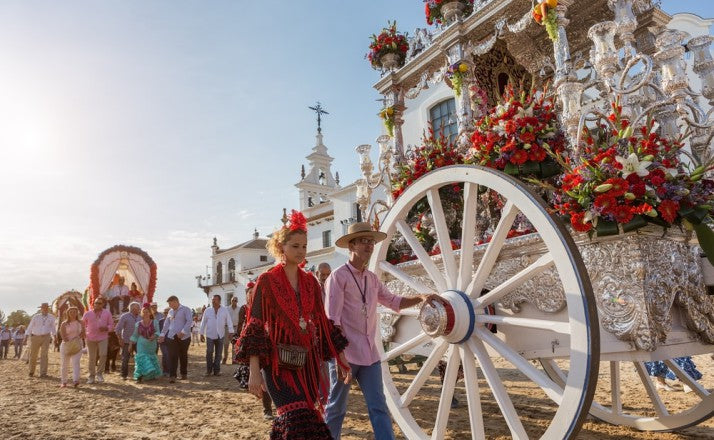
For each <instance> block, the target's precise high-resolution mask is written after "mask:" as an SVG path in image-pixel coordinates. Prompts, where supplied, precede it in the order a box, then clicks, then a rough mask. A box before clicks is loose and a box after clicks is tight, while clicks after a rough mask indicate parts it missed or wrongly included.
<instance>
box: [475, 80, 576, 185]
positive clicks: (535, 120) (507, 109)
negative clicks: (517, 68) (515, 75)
mask: <svg viewBox="0 0 714 440" xmlns="http://www.w3.org/2000/svg"><path fill="white" fill-rule="evenodd" d="M554 107H555V105H554V102H553V98H552V97H548V98H547V97H546V91H542V92H537V93H536V92H535V90H531V91H530V92H529V93H526V92H524V91H521V92H520V93H519V94H516V92H515V91H514V90H513V88H512V87H510V86H509V87H507V88H506V91H505V92H504V95H503V97H502V100H501V103H499V104H498V105H497V106H496V107H494V108H493V109H492V110H490V112H488V113H487V114H486V115H485V116H484V117H482V118H481V119H480V120H479V121H478V123H477V124H476V130H475V131H474V133H473V135H472V136H471V143H472V147H471V149H470V150H469V157H468V161H469V162H470V163H474V164H477V165H482V166H487V167H490V168H496V169H498V170H502V171H504V172H505V173H506V174H511V175H515V176H520V177H524V178H528V177H530V178H537V179H544V178H548V177H552V176H554V175H557V174H559V173H560V172H561V167H560V165H559V163H558V161H556V160H555V159H554V157H560V156H561V154H562V152H563V150H564V148H565V136H564V134H563V132H562V131H561V130H560V128H559V126H558V118H557V115H556V113H555V108H554ZM549 153H551V154H549Z"/></svg>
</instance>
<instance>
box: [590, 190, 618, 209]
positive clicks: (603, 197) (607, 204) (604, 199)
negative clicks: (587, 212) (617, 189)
mask: <svg viewBox="0 0 714 440" xmlns="http://www.w3.org/2000/svg"><path fill="white" fill-rule="evenodd" d="M593 204H594V205H595V207H596V208H599V209H600V210H601V211H602V212H603V213H605V214H608V213H610V212H611V211H612V209H613V208H614V207H615V206H617V200H616V199H615V197H613V196H611V195H610V194H608V193H605V194H600V195H599V196H597V197H595V201H594V202H593Z"/></svg>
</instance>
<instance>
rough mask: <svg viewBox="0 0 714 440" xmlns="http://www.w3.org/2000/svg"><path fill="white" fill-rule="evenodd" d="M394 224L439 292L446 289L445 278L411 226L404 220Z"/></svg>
mask: <svg viewBox="0 0 714 440" xmlns="http://www.w3.org/2000/svg"><path fill="white" fill-rule="evenodd" d="M395 224H396V226H397V230H398V231H399V232H400V233H401V234H402V236H403V237H404V239H405V240H406V241H407V243H408V244H409V246H410V247H411V248H412V251H414V255H416V256H417V258H419V261H420V262H421V264H422V265H423V266H424V270H426V273H428V274H429V277H431V280H432V281H434V285H436V288H437V290H439V291H440V292H443V291H445V290H447V288H446V280H445V279H444V276H443V275H442V274H441V272H440V271H439V269H438V268H437V267H436V264H434V261H432V259H431V256H430V255H429V254H428V253H427V252H426V250H425V249H424V246H422V245H421V243H420V242H419V240H418V239H417V238H416V236H414V232H412V228H411V227H410V226H409V225H408V224H407V222H406V221H404V220H397V221H396V222H395ZM420 293H421V292H420Z"/></svg>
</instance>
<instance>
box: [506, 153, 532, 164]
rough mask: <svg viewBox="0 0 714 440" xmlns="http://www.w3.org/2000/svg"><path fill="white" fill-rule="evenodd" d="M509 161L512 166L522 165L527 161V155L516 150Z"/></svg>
mask: <svg viewBox="0 0 714 440" xmlns="http://www.w3.org/2000/svg"><path fill="white" fill-rule="evenodd" d="M510 160H511V163H513V164H516V165H523V164H524V163H526V161H527V160H528V153H526V152H525V151H524V150H516V151H515V152H514V153H513V156H511V159H510Z"/></svg>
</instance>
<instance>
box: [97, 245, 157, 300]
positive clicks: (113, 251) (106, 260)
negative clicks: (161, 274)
mask: <svg viewBox="0 0 714 440" xmlns="http://www.w3.org/2000/svg"><path fill="white" fill-rule="evenodd" d="M116 274H119V276H122V277H124V280H125V284H126V285H127V286H131V283H136V286H137V289H138V290H140V291H141V292H143V293H144V298H145V300H146V301H147V302H151V301H152V300H153V298H154V291H155V290H156V263H154V260H152V259H151V257H150V256H149V254H147V253H146V252H144V251H143V250H141V249H139V248H138V247H134V246H125V245H116V246H112V247H110V248H109V249H107V250H105V251H104V252H102V253H101V254H99V256H98V257H97V259H96V260H95V261H94V263H92V267H91V271H90V281H89V282H90V284H89V304H92V303H93V302H94V299H95V298H96V297H98V296H99V295H101V294H105V293H106V292H107V290H109V289H110V288H111V287H112V282H113V280H114V277H115V275H116Z"/></svg>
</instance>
